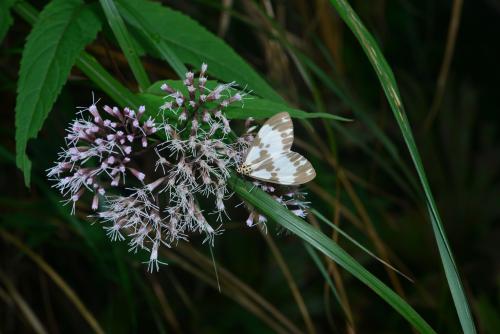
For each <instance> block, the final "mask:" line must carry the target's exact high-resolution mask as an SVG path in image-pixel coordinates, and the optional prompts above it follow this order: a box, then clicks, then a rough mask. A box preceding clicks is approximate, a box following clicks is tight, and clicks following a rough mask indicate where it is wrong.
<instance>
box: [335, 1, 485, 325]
mask: <svg viewBox="0 0 500 334" xmlns="http://www.w3.org/2000/svg"><path fill="white" fill-rule="evenodd" d="M330 2H331V3H332V5H333V6H334V7H335V9H336V10H337V12H338V13H339V15H340V17H341V18H342V19H343V20H344V22H345V23H346V24H347V26H349V28H350V29H351V31H352V32H353V34H354V35H355V36H356V38H357V39H358V41H359V43H360V44H361V47H362V48H363V50H364V51H365V53H366V55H367V57H368V59H369V60H370V63H371V64H372V66H373V68H374V70H375V73H376V74H377V76H378V78H379V81H380V84H381V86H382V88H383V90H384V92H385V95H386V97H387V101H389V104H390V106H391V109H392V112H393V114H394V117H395V118H396V121H397V123H398V125H399V128H400V129H401V133H402V134H403V138H404V140H405V143H406V146H407V148H408V151H409V152H410V155H411V158H412V160H413V163H414V165H415V169H416V170H417V174H418V176H419V179H420V183H421V185H422V188H423V190H424V194H425V198H426V202H427V203H426V204H427V207H428V209H429V216H430V220H431V223H432V228H433V231H434V238H435V239H436V243H437V245H438V250H439V255H440V256H441V261H442V263H443V267H444V272H445V275H446V279H447V280H448V286H449V288H450V292H451V296H452V298H453V301H454V303H455V309H456V311H457V314H458V318H459V320H460V324H461V326H462V330H463V331H464V333H467V334H472V333H476V327H475V324H474V319H473V318H472V313H471V311H470V307H469V303H468V301H467V297H466V296H465V292H464V289H463V286H462V282H461V280H460V275H459V273H458V268H457V266H456V264H455V260H454V259H453V253H452V251H451V247H450V245H449V243H448V239H447V237H446V232H445V230H444V226H443V223H442V222H441V216H440V215H439V211H438V209H437V205H436V202H435V200H434V196H433V194H432V191H431V188H430V185H429V182H428V181H427V175H426V173H425V170H424V166H423V164H422V159H421V158H420V153H419V151H418V148H417V144H416V143H415V139H414V138H413V133H412V130H411V126H410V122H409V121H408V117H407V116H406V112H405V110H404V107H403V102H402V99H401V96H400V94H399V90H398V86H397V84H396V79H395V78H394V74H393V73H392V70H391V67H390V66H389V64H388V63H387V61H386V59H385V57H384V55H383V54H382V51H381V50H380V48H379V46H378V44H377V42H376V41H375V39H374V38H373V36H372V35H371V34H370V32H368V30H367V29H366V27H365V26H364V25H363V23H362V22H361V20H360V19H359V17H358V15H357V14H356V12H355V11H354V10H353V9H352V8H351V6H350V5H349V3H348V2H347V1H346V0H330Z"/></svg>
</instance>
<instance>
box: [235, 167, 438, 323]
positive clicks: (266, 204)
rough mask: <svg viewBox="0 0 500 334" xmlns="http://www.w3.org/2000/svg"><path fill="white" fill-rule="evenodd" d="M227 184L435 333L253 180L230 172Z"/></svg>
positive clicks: (407, 306)
mask: <svg viewBox="0 0 500 334" xmlns="http://www.w3.org/2000/svg"><path fill="white" fill-rule="evenodd" d="M229 184H230V186H231V188H232V189H233V190H234V192H235V193H237V194H238V195H239V196H240V197H241V198H242V199H243V200H245V201H247V202H248V203H250V204H251V205H253V206H254V207H255V208H257V209H258V210H259V211H260V212H262V213H263V214H264V215H266V216H267V217H268V218H270V219H272V220H273V221H275V222H276V223H278V224H280V225H281V226H283V227H284V228H286V229H288V230H289V231H290V232H292V233H294V234H295V235H297V236H298V237H300V238H302V239H303V240H304V241H305V242H307V243H308V244H310V245H311V246H312V247H314V248H316V249H317V250H318V251H320V252H321V253H323V254H324V255H326V256H328V257H329V258H330V259H332V260H333V261H335V262H336V263H337V264H338V265H339V266H341V267H343V268H344V269H345V270H347V271H348V272H350V273H351V274H352V275H353V276H354V277H356V278H357V279H359V280H360V281H361V282H363V283H364V284H366V285H367V286H368V287H369V288H370V289H372V290H373V291H374V292H375V293H377V294H378V295H379V296H380V297H382V298H383V299H384V300H385V301H386V302H387V303H388V304H389V305H391V306H392V307H393V308H394V309H395V310H396V311H397V312H399V313H400V314H401V315H402V316H403V317H404V318H405V319H406V320H408V322H409V323H410V324H412V325H413V326H414V327H415V328H416V329H417V330H418V331H420V332H421V333H435V332H434V330H433V329H432V328H431V327H430V326H429V324H428V323H427V322H426V321H425V320H424V319H423V318H422V317H421V316H420V315H419V314H418V313H417V312H416V311H415V310H414V309H413V308H412V307H411V306H410V305H409V304H408V303H407V302H406V301H404V300H403V299H402V298H401V297H400V296H399V295H398V294H396V293H395V292H394V291H393V290H391V289H390V288H389V287H388V286H387V285H385V284H384V283H383V282H382V281H380V280H379V279H378V278H376V277H375V276H373V275H372V274H371V273H370V272H369V271H368V270H366V269H365V268H364V267H363V266H362V265H361V264H359V263H358V262H357V261H356V260H355V259H354V258H353V257H351V256H350V255H349V254H348V253H346V252H345V251H344V250H343V249H342V248H340V246H339V245H337V244H336V243H335V242H333V240H332V239H330V238H329V237H327V236H326V235H325V234H323V233H322V232H321V231H320V230H318V229H316V228H314V227H313V226H311V225H309V224H307V223H306V222H305V221H304V220H302V219H300V218H299V217H297V216H296V215H294V214H293V213H292V212H290V211H289V210H287V209H286V208H284V207H283V205H281V204H280V203H278V202H277V201H276V200H274V199H273V198H272V197H271V196H269V195H268V194H267V193H265V192H264V191H262V190H260V189H259V188H256V187H255V186H254V185H253V184H252V183H250V182H247V181H244V180H242V179H240V178H238V177H236V176H234V175H232V176H231V177H230V178H229Z"/></svg>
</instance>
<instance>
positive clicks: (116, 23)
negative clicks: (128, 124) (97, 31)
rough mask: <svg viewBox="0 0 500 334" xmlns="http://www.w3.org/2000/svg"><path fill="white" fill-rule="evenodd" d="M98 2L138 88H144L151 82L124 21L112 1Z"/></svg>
mask: <svg viewBox="0 0 500 334" xmlns="http://www.w3.org/2000/svg"><path fill="white" fill-rule="evenodd" d="M100 3H101V6H102V9H103V10H104V13H105V14H106V18H107V19H108V24H109V26H110V27H111V30H113V33H114V35H115V37H116V40H117V41H118V44H119V45H120V48H121V49H122V51H123V54H124V55H125V57H126V58H127V61H128V63H129V66H130V69H131V70H132V73H134V76H135V79H136V80H137V83H138V84H139V88H140V89H141V90H144V89H146V88H147V87H149V86H150V85H151V83H150V82H149V78H148V75H147V73H146V70H145V69H144V66H142V63H141V59H140V58H139V55H138V53H137V50H136V49H135V46H134V44H133V43H132V37H131V36H130V34H129V32H128V30H127V27H125V23H124V22H123V19H122V17H121V15H120V13H119V12H118V9H117V8H116V5H115V3H114V1H113V0H101V1H100Z"/></svg>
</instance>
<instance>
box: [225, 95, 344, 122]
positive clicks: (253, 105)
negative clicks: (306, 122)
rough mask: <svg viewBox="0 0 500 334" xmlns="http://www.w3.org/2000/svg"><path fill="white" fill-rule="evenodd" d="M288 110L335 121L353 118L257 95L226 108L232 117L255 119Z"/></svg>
mask: <svg viewBox="0 0 500 334" xmlns="http://www.w3.org/2000/svg"><path fill="white" fill-rule="evenodd" d="M282 111H286V112H288V113H289V114H290V116H292V117H293V118H300V119H306V118H324V119H332V120H335V121H351V119H348V118H344V117H341V116H336V115H332V114H328V113H324V112H306V111H303V110H300V109H295V108H290V107H288V106H287V105H285V104H282V103H278V102H273V101H269V100H266V99H259V98H257V97H247V98H246V99H244V101H243V102H242V103H234V104H231V105H230V106H229V107H228V108H226V109H225V113H226V117H227V118H230V119H247V118H249V117H253V118H255V119H263V118H269V117H271V116H273V115H275V114H277V113H279V112H282Z"/></svg>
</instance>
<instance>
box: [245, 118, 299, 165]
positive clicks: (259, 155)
mask: <svg viewBox="0 0 500 334" xmlns="http://www.w3.org/2000/svg"><path fill="white" fill-rule="evenodd" d="M292 143H293V123H292V119H291V118H290V115H289V114H288V113H287V112H281V113H278V114H276V115H274V116H273V117H271V118H270V119H268V120H267V121H266V122H265V123H264V125H263V126H262V127H261V128H260V130H259V132H258V133H257V136H256V137H255V139H254V141H253V143H252V146H251V147H250V148H249V149H248V153H247V155H246V157H245V164H246V165H248V166H250V167H253V166H256V165H259V164H261V163H262V162H263V161H264V160H266V159H268V158H269V157H270V156H279V155H280V154H282V153H285V152H288V151H290V148H291V147H292Z"/></svg>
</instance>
